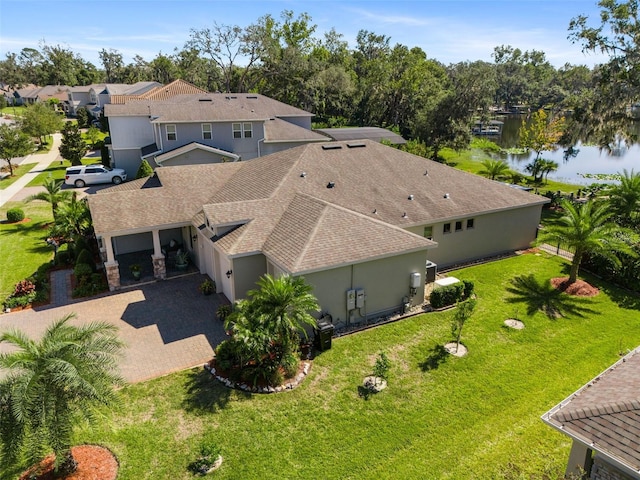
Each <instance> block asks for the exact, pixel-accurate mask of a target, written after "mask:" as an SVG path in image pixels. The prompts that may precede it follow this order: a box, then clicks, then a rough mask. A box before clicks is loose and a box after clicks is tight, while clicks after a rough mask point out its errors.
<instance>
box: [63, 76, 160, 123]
mask: <svg viewBox="0 0 640 480" xmlns="http://www.w3.org/2000/svg"><path fill="white" fill-rule="evenodd" d="M160 87H162V84H161V83H158V82H136V83H134V84H132V85H129V84H126V83H94V84H92V85H84V86H77V87H70V88H67V90H66V92H67V96H68V100H67V108H66V113H67V115H71V116H75V115H77V113H78V109H79V108H86V109H87V110H88V111H89V113H90V114H91V115H92V116H93V117H95V118H98V117H99V116H100V113H102V110H103V108H104V106H105V105H107V104H109V103H111V99H112V98H113V97H116V96H117V97H120V96H133V97H135V96H138V95H142V94H144V93H146V92H148V91H150V90H153V89H155V88H160Z"/></svg>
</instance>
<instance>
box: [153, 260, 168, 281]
mask: <svg viewBox="0 0 640 480" xmlns="http://www.w3.org/2000/svg"><path fill="white" fill-rule="evenodd" d="M151 262H152V263H153V276H154V278H157V279H158V280H164V279H165V278H167V266H166V265H165V263H164V255H162V254H160V255H151Z"/></svg>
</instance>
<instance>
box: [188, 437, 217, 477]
mask: <svg viewBox="0 0 640 480" xmlns="http://www.w3.org/2000/svg"><path fill="white" fill-rule="evenodd" d="M221 452H222V451H221V449H220V447H219V446H218V445H216V444H215V443H213V442H207V443H203V444H202V445H201V446H200V455H199V456H198V458H197V459H196V460H195V461H193V462H191V463H190V464H189V470H190V471H191V472H193V473H196V474H200V475H204V474H206V473H207V472H208V471H209V469H210V468H211V467H213V465H214V464H215V463H216V460H217V459H218V457H219V456H220V454H221Z"/></svg>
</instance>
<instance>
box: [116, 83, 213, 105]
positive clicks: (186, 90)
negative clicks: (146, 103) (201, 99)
mask: <svg viewBox="0 0 640 480" xmlns="http://www.w3.org/2000/svg"><path fill="white" fill-rule="evenodd" d="M206 93H209V92H207V91H206V90H203V89H201V88H198V87H196V86H195V85H192V84H191V83H189V82H187V81H185V80H182V79H178V80H174V81H173V82H171V83H168V84H166V85H160V86H158V87H154V88H152V89H151V90H148V91H146V92H144V93H141V94H140V95H113V96H112V97H111V103H113V104H123V103H127V102H133V101H138V100H166V99H168V98H171V97H174V96H176V95H186V94H198V95H200V94H206Z"/></svg>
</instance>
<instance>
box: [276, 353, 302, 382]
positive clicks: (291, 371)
mask: <svg viewBox="0 0 640 480" xmlns="http://www.w3.org/2000/svg"><path fill="white" fill-rule="evenodd" d="M299 365H300V360H299V359H298V356H297V355H295V353H293V352H289V353H287V354H285V355H284V357H283V358H282V361H281V366H282V369H283V370H284V376H285V377H286V378H291V377H293V376H294V375H295V374H296V373H298V366H299ZM280 383H282V381H281V382H279V383H275V385H279V384H280Z"/></svg>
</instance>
